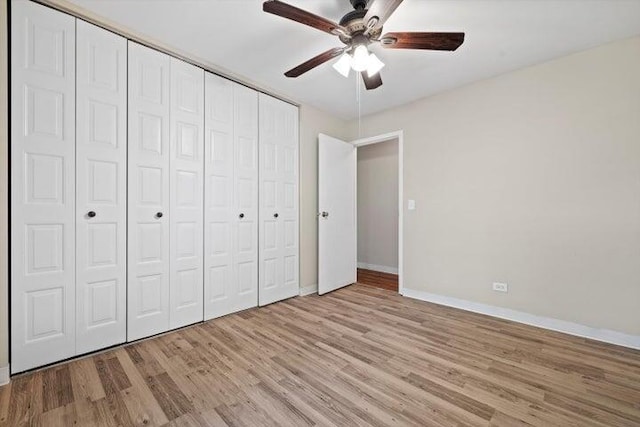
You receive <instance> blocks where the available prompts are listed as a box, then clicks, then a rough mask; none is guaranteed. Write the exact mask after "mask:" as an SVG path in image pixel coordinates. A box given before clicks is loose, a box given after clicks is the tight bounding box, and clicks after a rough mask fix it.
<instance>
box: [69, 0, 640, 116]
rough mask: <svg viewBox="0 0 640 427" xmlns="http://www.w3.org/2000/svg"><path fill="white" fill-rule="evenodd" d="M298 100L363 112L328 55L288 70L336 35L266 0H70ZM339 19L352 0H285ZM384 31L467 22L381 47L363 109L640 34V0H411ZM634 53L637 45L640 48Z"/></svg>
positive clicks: (339, 111)
mask: <svg viewBox="0 0 640 427" xmlns="http://www.w3.org/2000/svg"><path fill="white" fill-rule="evenodd" d="M71 1H72V2H73V3H76V4H78V5H80V6H82V7H84V8H86V9H88V10H90V11H92V12H94V13H96V14H99V15H102V16H104V17H107V18H109V19H111V20H112V21H115V22H117V23H119V24H122V25H125V26H127V27H129V28H131V29H133V30H134V31H136V32H137V33H142V34H146V35H148V36H151V37H153V38H154V39H156V40H159V41H161V42H163V43H165V44H167V45H169V46H174V47H176V48H178V49H180V50H182V51H185V52H188V53H190V54H193V55H195V56H196V57H199V58H203V59H206V60H207V61H209V62H211V63H213V64H218V65H220V66H221V67H223V68H224V69H227V70H229V71H231V72H233V73H234V74H237V75H239V76H245V77H246V78H248V80H250V81H252V82H255V83H257V84H258V85H260V86H261V87H264V88H269V89H271V90H273V91H275V92H276V93H279V94H281V95H284V96H286V97H288V98H290V99H292V100H294V101H296V102H299V103H305V104H310V105H313V106H315V107H317V108H320V109H322V110H325V111H327V112H330V113H333V114H335V115H337V116H340V117H343V118H352V117H355V116H357V114H358V107H357V101H356V100H357V96H356V81H355V77H354V75H353V74H352V76H351V77H350V78H348V79H346V78H344V77H342V76H341V75H339V74H338V73H337V72H335V71H334V70H333V68H332V67H331V66H330V63H327V64H324V65H322V66H320V67H318V68H316V69H314V70H312V71H310V72H308V73H307V74H304V75H302V76H301V77H298V78H297V79H289V78H287V77H285V76H284V75H283V73H284V72H285V71H286V70H288V69H290V68H292V67H294V66H296V65H298V64H299V63H301V62H303V61H305V60H307V59H309V58H310V57H312V56H315V55H316V54H318V53H320V52H323V51H325V50H327V49H329V48H332V47H335V46H341V44H340V42H339V40H338V39H337V37H334V36H331V35H329V34H326V33H323V32H321V31H318V30H315V29H313V28H310V27H307V26H304V25H301V24H298V23H295V22H293V21H289V20H287V19H283V18H280V17H277V16H274V15H270V14H267V13H264V12H262V1H261V0H71ZM285 1H288V2H289V3H290V4H293V5H295V6H297V7H300V8H304V9H307V10H309V11H310V12H313V13H316V14H318V15H322V16H325V17H327V18H330V19H333V20H335V21H338V20H339V19H340V17H341V16H342V15H344V14H345V13H346V12H348V11H349V10H351V5H350V4H349V0H313V1H311V0H285ZM385 31H464V32H465V33H466V40H465V42H464V44H463V45H462V46H461V47H460V48H459V49H458V50H457V51H456V52H428V51H408V50H404V51H400V50H384V49H382V48H380V47H379V46H378V47H374V48H373V51H375V52H376V54H377V55H378V56H379V57H380V58H381V59H382V60H383V61H384V62H385V63H386V64H387V66H386V67H385V68H384V69H383V70H382V78H383V81H384V85H383V86H382V87H381V88H379V89H376V90H374V91H370V92H367V91H364V89H363V91H364V92H363V93H362V104H361V108H362V114H363V115H365V114H369V113H373V112H377V111H381V110H385V109H388V108H391V107H394V106H397V105H401V104H405V103H407V102H410V101H413V100H416V99H418V98H422V97H424V96H428V95H431V94H434V93H437V92H441V91H444V90H447V89H450V88H453V87H457V86H461V85H464V84H466V83H469V82H472V81H476V80H480V79H484V78H487V77H490V76H495V75H498V74H501V73H504V72H507V71H510V70H515V69H518V68H522V67H525V66H528V65H532V64H536V63H540V62H544V61H547V60H550V59H553V58H556V57H559V56H563V55H566V54H569V53H573V52H578V51H581V50H585V49H588V48H590V47H594V46H598V45H601V44H605V43H608V42H611V41H614V40H618V39H622V38H627V37H631V36H634V35H638V34H640V0H405V1H404V3H402V4H401V5H400V7H399V8H398V9H397V10H396V12H395V14H394V15H393V16H392V17H391V18H390V19H389V21H387V24H386V25H385ZM637 54H640V52H638V53H637Z"/></svg>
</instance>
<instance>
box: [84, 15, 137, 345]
mask: <svg viewBox="0 0 640 427" xmlns="http://www.w3.org/2000/svg"><path fill="white" fill-rule="evenodd" d="M76 46H77V57H76V60H77V66H76V73H77V76H76V77H77V84H76V88H77V89H76V91H77V93H76V99H77V101H76V102H77V106H78V108H77V113H76V114H77V124H76V138H77V142H76V150H77V152H76V248H77V252H76V339H77V346H76V347H77V354H82V353H87V352H90V351H94V350H97V349H100V348H104V347H109V346H112V345H115V344H118V343H122V342H124V341H126V314H127V313H126V306H127V301H126V298H127V295H126V292H127V286H126V284H127V282H126V271H127V270H126V241H127V240H126V239H127V235H126V230H127V223H126V220H127V205H126V198H127V187H126V185H127V182H126V179H127V175H126V173H127V170H126V166H127V128H126V123H127V115H126V114H127V41H126V39H124V38H123V37H120V36H118V35H115V34H113V33H111V32H109V31H106V30H103V29H102V28H99V27H96V26H94V25H91V24H88V23H86V22H84V21H80V20H79V21H77V43H76Z"/></svg>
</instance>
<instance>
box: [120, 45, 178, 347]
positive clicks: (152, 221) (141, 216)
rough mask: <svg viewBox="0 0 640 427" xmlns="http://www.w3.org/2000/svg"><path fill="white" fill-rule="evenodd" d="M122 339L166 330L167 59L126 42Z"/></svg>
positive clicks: (168, 237) (167, 290)
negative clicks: (125, 250)
mask: <svg viewBox="0 0 640 427" xmlns="http://www.w3.org/2000/svg"><path fill="white" fill-rule="evenodd" d="M128 45H129V61H128V70H129V97H128V99H129V114H128V116H129V121H128V125H129V127H128V135H129V144H128V153H129V160H128V170H129V174H128V187H129V191H128V201H129V203H128V239H127V244H128V256H127V257H128V290H127V296H128V298H127V306H128V316H127V339H128V340H129V341H132V340H136V339H139V338H144V337H147V336H150V335H153V334H157V333H160V332H163V331H166V330H168V329H169V266H170V261H169V260H170V254H169V240H170V235H169V221H170V212H169V181H170V180H169V176H170V171H169V147H170V145H169V117H170V111H171V105H170V102H169V93H170V81H169V80H170V79H169V76H170V70H171V60H170V57H169V56H167V55H165V54H163V53H160V52H157V51H155V50H152V49H149V48H147V47H144V46H142V45H139V44H137V43H134V42H129V44H128Z"/></svg>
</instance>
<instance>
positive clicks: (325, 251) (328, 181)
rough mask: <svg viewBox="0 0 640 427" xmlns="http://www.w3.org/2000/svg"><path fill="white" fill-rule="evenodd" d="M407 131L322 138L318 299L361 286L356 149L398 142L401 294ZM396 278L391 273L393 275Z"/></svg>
mask: <svg viewBox="0 0 640 427" xmlns="http://www.w3.org/2000/svg"><path fill="white" fill-rule="evenodd" d="M403 138H404V137H403V131H401V130H400V131H395V132H390V133H387V134H382V135H378V136H374V137H369V138H362V139H358V140H355V141H351V142H346V141H341V140H339V139H337V138H333V137H330V136H328V135H324V134H320V135H319V136H318V208H319V209H318V294H319V295H323V294H326V293H328V292H332V291H334V290H336V289H340V288H342V287H344V286H348V285H350V284H353V283H356V282H357V269H358V260H357V253H358V247H357V246H358V238H357V235H358V231H357V216H358V215H357V214H358V212H357V209H358V207H357V150H358V148H359V147H365V146H368V145H373V144H378V143H383V142H386V141H392V140H395V141H397V163H398V167H397V176H398V178H397V181H396V183H397V188H398V191H397V193H396V194H397V205H396V206H397V210H396V213H397V214H396V215H397V229H398V232H397V283H398V286H397V291H398V292H399V293H400V294H402V292H403V262H402V260H403V250H402V240H403V237H402V230H403V218H402V212H403V211H402V204H403V191H402V185H403V180H402V175H403ZM391 274H393V273H391Z"/></svg>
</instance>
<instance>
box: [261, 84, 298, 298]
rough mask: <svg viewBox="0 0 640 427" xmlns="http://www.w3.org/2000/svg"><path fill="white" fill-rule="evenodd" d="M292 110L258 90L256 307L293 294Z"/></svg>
mask: <svg viewBox="0 0 640 427" xmlns="http://www.w3.org/2000/svg"><path fill="white" fill-rule="evenodd" d="M298 241H299V239H298V108H297V107H295V106H293V105H291V104H288V103H286V102H283V101H280V100H279V99H276V98H273V97H271V96H268V95H264V94H260V268H259V271H260V305H261V306H262V305H266V304H271V303H272V302H275V301H280V300H283V299H286V298H290V297H293V296H296V295H298V293H299V291H300V290H299V288H300V285H299V279H298V277H299V262H298V258H299V245H298Z"/></svg>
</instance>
